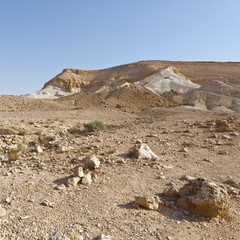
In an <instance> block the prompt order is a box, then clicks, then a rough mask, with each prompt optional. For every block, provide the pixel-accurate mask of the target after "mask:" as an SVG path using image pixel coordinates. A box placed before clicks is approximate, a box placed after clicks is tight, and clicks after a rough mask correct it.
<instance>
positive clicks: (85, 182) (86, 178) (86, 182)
mask: <svg viewBox="0 0 240 240" xmlns="http://www.w3.org/2000/svg"><path fill="white" fill-rule="evenodd" d="M81 183H82V184H83V185H89V184H91V183H92V176H91V174H90V173H87V174H85V175H84V176H83V178H82V182H81Z"/></svg>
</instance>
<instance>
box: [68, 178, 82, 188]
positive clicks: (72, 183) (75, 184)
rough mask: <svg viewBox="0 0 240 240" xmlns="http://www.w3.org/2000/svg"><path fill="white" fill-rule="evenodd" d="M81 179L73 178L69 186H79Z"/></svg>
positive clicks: (70, 179) (69, 181)
mask: <svg viewBox="0 0 240 240" xmlns="http://www.w3.org/2000/svg"><path fill="white" fill-rule="evenodd" d="M79 181H80V178H79V177H71V178H69V179H68V180H67V186H68V187H70V186H74V187H75V186H77V184H78V183H79Z"/></svg>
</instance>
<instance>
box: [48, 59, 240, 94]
mask: <svg viewBox="0 0 240 240" xmlns="http://www.w3.org/2000/svg"><path fill="white" fill-rule="evenodd" d="M165 67H174V68H177V69H178V70H179V73H181V74H183V75H185V76H186V77H187V78H188V79H191V81H192V82H194V83H197V84H200V85H202V84H204V83H206V82H208V81H211V80H218V81H221V82H230V83H234V84H239V83H240V63H238V62H235V63H234V62H225V63H224V62H171V61H142V62H136V63H130V64H126V65H121V66H117V67H112V68H107V69H102V70H90V71H85V70H79V69H71V68H68V69H64V70H63V71H62V73H60V74H58V75H57V76H56V77H54V78H53V79H51V80H50V81H48V82H47V83H46V84H45V85H44V88H46V87H47V86H49V85H52V86H56V87H58V88H61V89H65V90H67V91H68V92H72V91H74V92H75V91H83V92H84V91H92V92H93V91H96V89H99V88H101V87H103V86H105V85H109V86H113V85H120V84H121V83H124V82H128V83H134V82H137V81H141V80H143V79H144V78H146V77H149V76H151V75H153V74H155V73H156V72H157V71H159V70H160V69H161V68H165Z"/></svg>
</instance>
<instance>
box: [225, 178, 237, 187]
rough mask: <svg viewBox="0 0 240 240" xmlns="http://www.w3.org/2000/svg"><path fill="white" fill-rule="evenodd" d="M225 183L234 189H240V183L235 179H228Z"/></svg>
mask: <svg viewBox="0 0 240 240" xmlns="http://www.w3.org/2000/svg"><path fill="white" fill-rule="evenodd" d="M225 183H227V184H229V185H231V186H232V187H234V188H239V189H240V182H238V181H237V180H234V179H228V180H227V181H226V182H225Z"/></svg>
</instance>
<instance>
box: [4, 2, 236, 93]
mask: <svg viewBox="0 0 240 240" xmlns="http://www.w3.org/2000/svg"><path fill="white" fill-rule="evenodd" d="M239 12H240V1H239V0H201V1H197V0H196V1H194V0H34V1H33V0H21V1H20V0H0V83H1V85H0V86H1V87H0V94H8V95H19V94H25V93H32V92H35V91H38V90H40V89H41V88H42V87H43V85H44V83H46V82H47V81H49V80H50V79H51V78H53V77H54V76H56V75H57V74H59V73H60V72H61V71H62V70H63V69H64V68H76V69H84V70H95V69H102V68H108V67H113V66H117V65H121V64H127V63H131V62H136V61H141V60H173V61H174V60H176V61H232V62H234V61H238V62H239V61H240V14H239Z"/></svg>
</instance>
